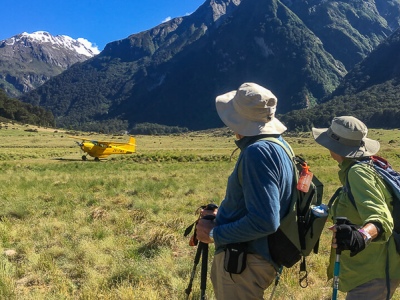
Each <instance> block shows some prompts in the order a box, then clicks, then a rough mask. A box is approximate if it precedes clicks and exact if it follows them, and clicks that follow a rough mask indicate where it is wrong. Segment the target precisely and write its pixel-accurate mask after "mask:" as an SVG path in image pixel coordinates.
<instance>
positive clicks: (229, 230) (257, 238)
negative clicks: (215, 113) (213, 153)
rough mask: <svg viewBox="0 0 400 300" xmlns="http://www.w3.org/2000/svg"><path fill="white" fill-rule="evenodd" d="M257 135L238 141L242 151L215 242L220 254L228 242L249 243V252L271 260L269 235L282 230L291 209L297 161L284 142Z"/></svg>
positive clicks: (217, 228)
mask: <svg viewBox="0 0 400 300" xmlns="http://www.w3.org/2000/svg"><path fill="white" fill-rule="evenodd" d="M257 138H258V139H259V138H261V137H251V138H243V139H241V140H239V141H237V144H238V147H239V148H240V149H241V153H240V155H239V158H238V162H237V163H236V165H235V168H234V170H233V172H232V174H231V175H230V177H229V179H228V184H227V189H226V195H225V199H224V200H223V201H222V203H221V205H220V207H219V209H218V213H217V216H216V224H217V227H215V229H214V241H215V246H216V253H219V252H221V251H223V250H224V248H225V246H226V245H227V244H230V243H239V242H247V245H248V251H249V253H254V254H260V255H261V256H262V257H264V258H265V259H266V260H268V261H271V257H270V254H269V250H268V240H267V236H268V235H269V234H271V233H274V232H275V231H276V230H277V229H278V227H279V224H280V219H281V218H282V217H283V216H284V215H285V214H286V213H287V211H288V209H289V204H290V201H291V197H292V188H293V180H294V175H293V164H292V162H291V160H290V159H289V156H288V155H287V154H286V152H285V150H284V149H283V148H282V147H281V146H280V145H277V144H276V143H273V142H270V141H265V140H258V141H256V142H255V143H252V142H253V141H254V140H257ZM279 139H280V140H281V141H283V143H286V142H285V141H284V140H283V138H282V137H281V136H279ZM240 161H242V162H241V163H240ZM240 164H241V167H240V168H239V165H240ZM239 169H240V171H241V176H239V173H238V172H239ZM239 177H241V180H239Z"/></svg>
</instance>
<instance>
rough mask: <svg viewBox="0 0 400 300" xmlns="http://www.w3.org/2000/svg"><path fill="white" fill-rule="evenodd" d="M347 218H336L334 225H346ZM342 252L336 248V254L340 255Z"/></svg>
mask: <svg viewBox="0 0 400 300" xmlns="http://www.w3.org/2000/svg"><path fill="white" fill-rule="evenodd" d="M346 221H347V218H346V217H336V225H342V224H346ZM341 252H342V250H340V249H339V248H336V254H341Z"/></svg>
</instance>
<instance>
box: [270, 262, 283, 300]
mask: <svg viewBox="0 0 400 300" xmlns="http://www.w3.org/2000/svg"><path fill="white" fill-rule="evenodd" d="M282 270H283V266H280V268H279V270H278V272H277V273H276V277H275V285H274V288H273V289H272V292H271V296H270V297H269V300H272V298H273V297H274V294H275V290H276V287H277V286H278V283H279V280H280V279H281V274H282Z"/></svg>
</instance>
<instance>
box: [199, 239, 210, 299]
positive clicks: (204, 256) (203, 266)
mask: <svg viewBox="0 0 400 300" xmlns="http://www.w3.org/2000/svg"><path fill="white" fill-rule="evenodd" d="M200 246H201V247H202V249H203V250H202V259H201V274H200V290H201V294H200V295H201V296H200V299H201V300H204V299H206V287H207V266H208V244H205V243H202V242H200V245H199V247H200Z"/></svg>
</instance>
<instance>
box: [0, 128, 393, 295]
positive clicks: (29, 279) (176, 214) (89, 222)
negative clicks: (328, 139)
mask: <svg viewBox="0 0 400 300" xmlns="http://www.w3.org/2000/svg"><path fill="white" fill-rule="evenodd" d="M0 125H1V126H0V127H1V129H0V139H1V143H0V180H1V183H2V185H1V186H2V187H1V190H0V220H1V221H0V239H1V240H0V241H1V242H0V250H1V256H0V299H23V300H25V299H35V300H36V299H39V300H40V299H46V300H48V299H87V300H89V299H122V300H124V299H186V294H185V289H186V288H187V286H188V283H189V279H190V274H191V271H192V267H193V264H194V261H193V260H194V256H195V253H196V248H195V247H191V246H189V245H188V239H189V238H188V237H184V236H183V233H184V230H185V229H186V228H187V227H188V226H189V225H190V224H191V223H193V222H194V221H195V220H196V219H197V217H198V212H197V209H198V207H200V206H201V205H205V204H208V203H211V202H213V203H217V204H219V203H220V201H221V200H222V199H223V197H224V193H225V187H226V180H227V177H228V176H229V174H230V172H231V171H232V169H233V167H234V164H235V162H236V158H237V156H238V152H236V153H234V154H233V156H232V158H231V154H232V152H233V150H234V149H235V145H234V138H233V136H232V134H231V133H229V132H227V131H226V130H219V131H213V132H195V133H187V134H185V135H180V136H136V137H135V138H136V143H137V153H135V154H133V155H120V156H117V155H115V156H110V157H109V158H108V159H106V160H103V161H101V162H94V161H93V159H89V160H88V161H85V162H84V161H82V160H81V156H82V152H81V150H80V149H79V148H78V147H77V146H76V144H75V142H74V140H73V139H70V138H69V137H68V136H69V135H71V133H69V132H65V131H63V130H54V129H48V128H34V127H31V126H21V125H17V124H5V123H2V124H0ZM73 135H77V133H73ZM84 136H85V137H90V138H93V139H97V140H101V139H106V140H116V141H127V140H128V137H127V136H111V135H98V134H89V133H88V134H86V135H84ZM369 136H370V137H372V138H375V139H378V140H380V141H381V145H382V146H381V149H382V150H381V152H380V154H381V155H382V156H384V157H386V158H387V159H388V160H389V161H390V162H391V163H392V165H393V166H394V167H395V168H396V169H398V170H399V169H400V155H399V153H400V152H399V149H400V137H399V131H398V130H392V131H387V130H371V131H370V133H369ZM285 137H286V138H287V140H288V141H289V142H290V143H291V144H292V146H293V148H294V149H295V151H296V153H297V154H298V155H300V156H303V157H304V158H306V160H307V161H308V162H309V164H310V166H311V169H312V171H313V172H314V173H315V174H316V175H318V177H319V178H320V179H321V180H322V181H323V182H324V184H325V195H324V202H327V201H328V200H329V196H330V195H331V194H332V193H333V191H334V190H335V189H336V188H337V186H338V184H339V182H338V179H337V176H336V172H337V166H336V163H335V162H334V161H333V160H332V159H330V157H329V154H328V152H327V151H326V150H324V149H323V148H322V147H320V146H318V145H317V144H316V143H315V142H314V141H313V139H312V138H311V135H310V133H300V134H287V135H286V136H285ZM329 243H330V234H329V233H328V232H327V230H326V231H325V232H324V233H323V236H322V241H321V245H320V251H319V255H311V256H310V257H309V258H308V259H307V264H308V272H309V275H308V281H309V286H308V287H307V288H305V289H303V288H301V287H300V286H299V284H298V279H299V276H298V271H299V267H298V266H295V267H293V268H291V269H285V270H284V272H283V275H282V278H281V282H280V284H279V285H278V287H277V289H276V292H275V296H274V299H285V300H286V299H296V300H297V299H299V300H302V299H304V300H305V299H307V300H308V299H330V297H331V295H332V288H331V284H332V283H331V282H328V281H327V276H326V274H325V269H326V264H327V261H328V254H329V251H330V248H329ZM210 249H211V251H210V252H211V253H212V249H213V246H210ZM211 259H212V256H211V255H210V262H211ZM197 271H200V266H198V267H197ZM271 289H272V287H271V288H270V289H268V290H267V291H266V293H265V298H266V299H269V295H270V293H271ZM399 294H400V292H397V295H396V296H395V298H394V299H397V300H398V299H400V295H399ZM199 296H200V274H199V273H197V274H196V276H195V278H194V282H193V290H192V293H191V299H199V298H200V297H199ZM207 296H208V299H213V293H212V286H211V282H210V281H208V283H207ZM339 296H340V299H344V298H343V295H342V294H340V295H339Z"/></svg>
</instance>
